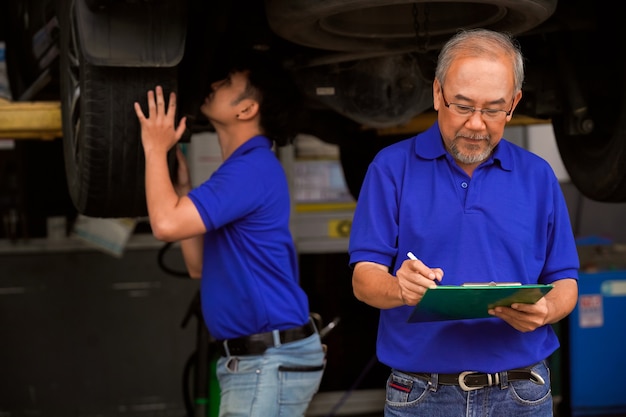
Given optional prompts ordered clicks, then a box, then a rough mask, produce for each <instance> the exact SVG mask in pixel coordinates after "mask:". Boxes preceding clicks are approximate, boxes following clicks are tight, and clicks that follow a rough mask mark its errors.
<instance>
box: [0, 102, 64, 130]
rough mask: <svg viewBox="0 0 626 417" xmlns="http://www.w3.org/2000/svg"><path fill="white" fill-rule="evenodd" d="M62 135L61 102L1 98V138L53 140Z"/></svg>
mask: <svg viewBox="0 0 626 417" xmlns="http://www.w3.org/2000/svg"><path fill="white" fill-rule="evenodd" d="M62 136H63V133H62V128H61V103H60V102H58V101H15V102H14V101H8V100H5V99H2V98H0V139H42V140H53V139H56V138H60V137H62Z"/></svg>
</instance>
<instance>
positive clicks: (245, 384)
mask: <svg viewBox="0 0 626 417" xmlns="http://www.w3.org/2000/svg"><path fill="white" fill-rule="evenodd" d="M325 365H326V360H325V353H324V349H323V347H322V343H321V341H320V336H319V334H317V333H315V334H313V335H311V336H309V337H307V338H306V339H302V340H297V341H295V342H290V343H286V344H284V345H281V346H279V347H273V348H270V349H268V350H266V351H265V352H264V353H263V354H262V355H250V356H247V355H246V356H227V357H224V356H223V357H220V358H219V359H218V360H217V371H216V375H217V379H218V381H219V384H220V391H221V397H220V413H219V415H220V417H235V416H241V417H274V416H276V417H279V416H280V417H297V416H304V413H305V412H306V409H307V408H308V406H309V402H310V401H311V400H312V399H313V395H314V394H315V393H316V392H317V390H318V389H319V385H320V382H321V380H322V374H323V372H324V367H325Z"/></svg>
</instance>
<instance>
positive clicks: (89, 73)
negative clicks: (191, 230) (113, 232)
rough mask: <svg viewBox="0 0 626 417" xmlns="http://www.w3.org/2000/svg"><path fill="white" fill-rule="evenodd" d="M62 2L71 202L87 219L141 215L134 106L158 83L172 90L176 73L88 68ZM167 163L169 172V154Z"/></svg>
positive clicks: (68, 9) (69, 3)
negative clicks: (89, 217) (88, 217)
mask: <svg viewBox="0 0 626 417" xmlns="http://www.w3.org/2000/svg"><path fill="white" fill-rule="evenodd" d="M61 2H62V3H63V5H62V7H61V9H60V10H61V13H60V15H59V19H60V28H61V36H60V49H61V57H60V64H61V65H60V84H61V106H62V118H63V144H64V145H63V148H64V157H65V171H66V176H67V185H68V189H69V194H70V196H71V199H72V202H73V204H74V206H75V207H76V209H77V210H78V212H79V213H82V214H84V215H87V216H91V217H140V216H145V215H146V214H147V208H146V201H145V185H144V168H145V161H144V155H143V149H142V146H141V137H140V129H139V123H138V121H137V116H136V115H135V111H134V109H133V103H134V102H135V101H138V102H140V103H146V93H147V91H148V90H149V89H153V88H154V87H155V86H156V85H162V86H163V88H164V90H165V91H166V92H168V91H172V90H175V89H176V87H177V82H176V69H175V68H137V67H132V68H130V67H104V66H95V65H91V64H90V63H88V62H86V60H85V59H84V57H83V55H82V53H81V49H80V39H79V36H78V33H77V30H76V27H75V24H74V23H75V22H74V17H75V14H74V7H73V5H74V1H72V0H66V1H65V0H62V1H61ZM144 110H145V105H144ZM169 163H170V171H171V172H173V171H174V164H175V155H174V153H173V152H170V155H169Z"/></svg>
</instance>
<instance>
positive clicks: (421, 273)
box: [396, 252, 443, 305]
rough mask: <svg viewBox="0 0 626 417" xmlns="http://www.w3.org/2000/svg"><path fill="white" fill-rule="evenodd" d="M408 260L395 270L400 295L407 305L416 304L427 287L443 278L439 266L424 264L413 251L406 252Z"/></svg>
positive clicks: (434, 284)
mask: <svg viewBox="0 0 626 417" xmlns="http://www.w3.org/2000/svg"><path fill="white" fill-rule="evenodd" d="M407 257H408V258H409V259H408V260H406V261H404V262H403V263H402V266H401V267H400V269H398V271H396V277H397V278H398V285H399V286H400V294H401V295H400V296H401V297H402V301H403V302H404V304H407V305H416V304H417V303H419V301H420V300H421V299H422V297H423V296H424V293H425V292H426V290H427V289H428V288H434V287H436V286H437V284H438V283H439V282H441V280H442V278H443V270H442V269H441V268H430V267H429V266H427V265H424V263H423V262H422V261H420V260H419V259H418V258H417V257H416V256H415V255H413V253H411V252H409V253H407Z"/></svg>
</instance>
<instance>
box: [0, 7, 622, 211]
mask: <svg viewBox="0 0 626 417" xmlns="http://www.w3.org/2000/svg"><path fill="white" fill-rule="evenodd" d="M44 4H45V5H44ZM3 9H4V10H5V11H7V13H3V15H4V16H5V19H4V20H5V21H4V22H3V24H5V25H7V27H8V28H9V29H8V30H6V37H7V64H8V67H9V77H10V81H11V88H12V90H13V91H12V93H13V97H14V98H16V99H18V100H20V99H21V100H33V99H40V98H43V99H51V98H52V99H58V100H60V102H61V105H62V118H63V139H62V140H63V149H64V160H65V173H66V177H67V184H68V190H69V194H70V196H71V199H72V203H73V204H74V206H75V207H76V209H77V211H78V212H80V213H82V214H85V215H88V216H93V217H136V216H144V215H145V214H146V213H147V210H146V205H145V195H144V177H143V175H144V160H143V152H142V149H141V141H140V137H139V125H138V123H137V120H136V116H135V114H134V112H133V108H132V103H133V102H134V101H138V100H139V101H141V100H143V99H144V98H145V93H146V91H147V90H148V89H151V88H153V87H154V86H155V85H157V84H159V85H162V86H163V87H164V88H165V90H170V91H176V92H177V93H178V102H179V116H183V115H184V116H186V117H187V118H188V121H189V122H188V126H189V129H188V130H189V133H190V134H193V133H194V132H201V131H206V130H211V126H210V125H209V124H208V123H207V122H206V120H204V119H203V118H202V117H201V115H200V114H199V112H198V109H199V106H200V103H201V101H202V100H203V98H204V96H205V94H206V92H207V91H208V85H209V82H210V81H211V80H213V79H214V78H215V77H216V76H218V75H219V74H220V71H221V69H222V68H221V66H222V64H223V63H224V60H225V57H227V56H228V54H229V53H231V52H232V51H233V50H238V51H246V50H250V51H252V50H261V51H271V52H272V53H273V54H274V56H277V57H279V59H280V60H281V62H282V64H283V65H284V66H285V67H286V68H287V69H289V71H291V72H292V73H293V75H294V79H295V80H296V82H297V84H298V86H299V87H300V89H301V91H302V93H303V96H304V97H305V105H306V108H307V118H306V119H305V120H304V123H303V126H302V133H307V134H312V135H315V136H317V137H318V138H320V139H321V140H323V141H326V142H329V143H333V144H336V145H338V146H339V149H340V152H341V163H342V166H343V170H344V175H345V177H346V182H347V183H348V186H349V188H350V191H351V192H352V194H353V195H354V196H355V197H356V196H358V190H359V187H360V183H361V181H362V178H363V175H364V172H365V169H366V167H367V164H368V163H369V161H370V160H371V158H372V157H373V155H374V154H375V152H377V151H378V150H379V149H381V148H382V147H384V146H386V145H388V144H389V143H391V142H393V141H394V140H397V139H400V137H393V136H386V135H383V134H381V130H382V129H384V128H388V127H393V126H402V125H406V124H407V123H408V122H410V121H411V120H412V119H414V118H416V117H419V116H420V115H423V114H427V113H429V112H432V81H433V76H434V66H435V63H436V59H437V54H438V51H439V49H440V48H441V46H442V45H443V43H444V42H445V41H446V40H447V39H448V38H449V37H450V36H451V35H453V34H454V33H455V32H456V31H457V30H458V29H460V28H473V27H486V28H490V29H495V30H502V31H507V32H510V33H512V34H514V35H515V36H516V37H517V39H518V40H519V42H520V45H521V48H522V52H523V53H524V55H525V57H526V62H525V64H526V80H525V84H524V88H523V91H524V95H523V98H522V101H521V103H520V105H519V106H518V108H517V109H516V115H519V116H529V117H532V118H535V119H540V120H545V121H546V122H550V123H552V125H553V128H554V133H555V137H556V140H557V145H558V148H559V152H560V154H561V157H562V160H563V163H564V165H565V167H566V169H567V171H568V174H569V176H570V178H571V181H572V182H573V183H574V185H575V186H576V187H577V188H578V189H579V190H580V192H581V193H582V194H583V195H584V196H586V197H588V198H590V199H592V200H597V201H603V202H624V201H626V118H624V117H622V115H623V114H624V112H625V111H626V108H625V107H624V105H623V104H622V102H623V101H624V98H623V97H626V91H625V90H626V77H624V75H623V70H624V67H625V65H624V63H625V62H626V60H625V54H626V42H625V39H624V38H625V37H626V33H625V32H623V31H621V30H620V29H619V28H620V23H621V22H619V18H620V16H619V15H618V14H617V13H615V12H614V11H613V10H611V8H610V7H607V5H606V4H604V3H603V2H591V1H583V0H571V1H567V2H566V1H563V0H562V1H558V2H557V0H526V1H511V0H474V1H468V2H453V1H403V0H396V1H393V2H390V1H385V0H265V1H259V0H240V1H236V2H230V1H212V2H208V1H204V0H188V1H180V0H152V1H151V0H144V1H137V0H126V1H123V0H57V1H48V2H42V1H34V0H31V1H27V0H4V3H3ZM26 17H27V18H26ZM42 33H44V34H45V36H43V35H42ZM41 38H46V39H48V42H47V43H46V45H45V47H44V46H42V45H41V43H39V44H38V43H36V42H35V40H37V39H41ZM606 43H608V44H609V45H608V47H609V48H610V51H609V53H607V52H605V49H606V47H603V46H602V44H606ZM34 45H39V47H38V48H36V47H35V46H34ZM55 53H56V55H55ZM46 58H47V59H46ZM42 80H44V81H42ZM34 86H35V87H34ZM37 86H39V87H37ZM414 133H417V132H414ZM183 140H185V139H183ZM174 164H175V158H174V157H173V156H172V157H171V159H170V166H171V169H172V172H175V166H174Z"/></svg>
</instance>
